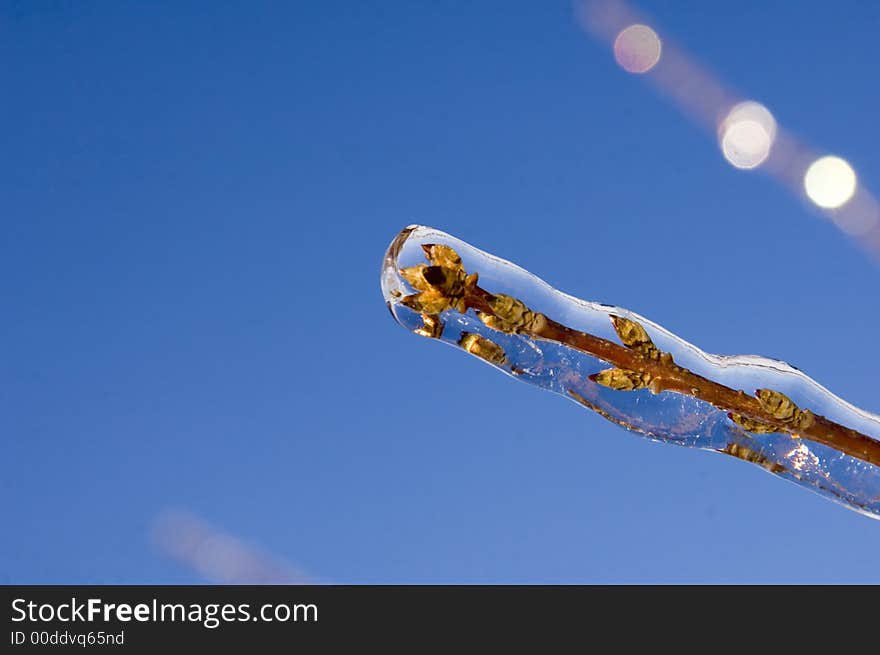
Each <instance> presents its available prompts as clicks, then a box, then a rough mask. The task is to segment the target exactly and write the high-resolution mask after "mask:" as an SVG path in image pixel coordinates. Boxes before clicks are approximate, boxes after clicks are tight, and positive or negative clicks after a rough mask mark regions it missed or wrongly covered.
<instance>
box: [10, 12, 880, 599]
mask: <svg viewBox="0 0 880 655" xmlns="http://www.w3.org/2000/svg"><path fill="white" fill-rule="evenodd" d="M639 6H640V7H641V8H642V9H643V10H644V11H645V12H646V13H647V14H648V15H649V16H652V17H653V18H654V19H656V24H657V25H658V26H660V28H662V29H664V30H665V31H666V32H667V33H669V34H671V35H673V36H674V37H675V38H676V40H677V42H678V43H679V44H680V45H681V46H683V47H684V48H686V49H687V50H688V51H690V52H691V53H693V54H694V55H696V56H697V57H699V59H700V60H701V61H702V62H703V64H704V65H705V66H707V67H708V68H710V69H711V70H713V71H715V72H716V73H717V74H718V75H719V76H720V77H721V78H723V79H724V80H726V82H727V83H728V84H730V85H731V86H732V87H733V88H735V89H737V90H739V91H740V92H741V93H743V94H744V95H746V96H750V97H754V98H757V99H758V100H760V101H762V102H764V103H765V104H767V105H768V106H769V107H771V108H772V109H773V111H774V113H775V115H776V117H777V119H779V120H780V121H781V122H782V123H783V124H784V125H785V126H786V127H787V128H788V129H790V130H792V131H793V132H795V133H797V134H798V135H800V137H801V138H802V139H804V140H805V141H806V142H807V143H809V144H811V145H812V146H813V147H814V148H816V149H817V150H818V151H820V152H821V151H825V150H827V151H830V152H835V153H838V154H841V155H843V156H845V157H847V159H848V160H849V161H851V162H852V163H853V165H854V166H855V167H856V169H857V170H858V172H859V175H860V179H862V180H863V181H865V182H866V183H867V184H868V185H869V186H871V187H872V188H873V189H874V191H875V192H876V191H878V190H880V154H878V153H880V138H878V132H877V111H876V110H877V107H878V106H880V86H878V85H877V84H876V79H877V65H878V58H877V50H876V37H877V33H878V29H880V5H878V4H875V3H868V2H856V1H851V2H845V1H842V2H836V3H833V4H831V5H829V4H828V3H827V2H818V1H816V2H814V1H802V2H794V1H791V2H776V3H766V2H758V1H757V0H754V1H750V2H736V3H734V2H671V1H669V0H667V1H665V2H661V1H659V0H657V1H651V2H648V1H646V2H643V3H641V4H640V5H639ZM0 55H2V61H3V62H4V65H3V66H2V68H0V80H2V88H3V89H4V91H5V93H4V98H5V99H4V102H3V103H2V105H0V116H2V125H3V134H4V137H3V140H2V153H3V154H2V157H0V175H2V177H0V179H2V184H0V202H2V204H0V211H2V214H0V217H2V227H3V233H4V235H5V236H4V238H3V239H2V240H0V273H2V274H0V280H2V282H0V292H2V308H3V310H2V315H3V321H2V332H3V339H2V344H3V345H2V346H0V353H2V357H0V361H2V380H3V382H2V388H0V420H2V424H0V425H2V444H3V455H2V466H3V473H2V476H0V518H2V522H3V526H2V528H0V534H2V538H0V582H5V583H191V582H202V581H204V580H205V579H204V578H203V577H201V575H200V574H199V572H198V571H196V570H194V569H193V568H192V567H190V566H187V565H186V564H183V563H181V562H178V561H175V560H174V559H172V558H170V557H168V556H167V555H166V554H163V552H161V550H159V549H157V547H156V546H155V545H154V543H153V540H152V539H151V529H152V528H151V526H153V524H154V522H155V521H156V518H157V516H159V515H161V514H162V513H163V512H164V511H166V510H168V509H169V508H180V509H183V510H186V511H188V512H191V513H193V514H194V515H196V516H199V517H201V519H202V520H204V521H206V522H208V523H210V524H211V525H213V526H215V528H217V529H218V530H222V531H224V532H226V533H229V534H231V535H235V537H237V538H239V539H241V540H243V541H245V542H248V543H251V544H254V545H255V546H256V547H258V548H260V549H261V550H262V551H264V552H266V553H269V554H271V555H272V557H274V558H277V559H278V560H282V561H285V562H287V563H289V564H290V566H292V567H296V568H298V569H301V570H302V571H304V572H305V573H306V574H307V575H309V576H313V577H314V578H316V579H320V580H325V581H332V582H349V583H514V582H516V583H568V582H578V583H608V582H629V583H637V582H822V583H831V582H870V583H880V569H878V568H877V566H876V554H877V552H878V550H880V523H878V522H876V521H871V520H870V519H867V518H865V517H862V516H859V515H857V514H856V513H854V512H849V511H847V510H845V509H843V508H841V507H838V506H836V505H834V504H832V503H830V502H828V501H826V500H824V499H822V498H820V497H819V496H816V495H814V494H811V493H809V492H807V491H805V490H803V489H801V488H799V487H796V486H795V485H792V484H788V483H786V482H784V481H781V480H779V479H776V478H774V477H772V476H770V475H767V474H766V473H764V472H763V471H761V470H760V469H758V468H757V467H754V466H750V465H747V464H745V463H742V462H737V461H734V460H733V459H731V458H726V457H720V456H716V455H712V454H709V453H704V452H698V451H690V450H686V449H682V448H677V447H674V446H666V445H659V444H654V443H649V442H647V441H645V440H644V439H641V438H639V437H638V436H636V435H633V434H630V433H627V432H625V431H623V430H621V429H620V428H618V427H616V426H614V425H612V424H610V423H607V422H606V421H604V420H603V419H601V418H600V417H598V416H596V415H593V414H591V413H589V412H587V411H585V410H583V409H581V408H579V407H577V406H576V405H575V404H573V403H570V402H567V401H565V400H563V399H561V398H559V397H557V396H553V395H551V394H547V393H544V392H540V391H538V390H536V389H534V388H531V387H528V386H527V385H524V384H519V383H517V382H515V381H513V380H511V379H509V378H507V377H505V376H503V375H500V374H498V373H497V372H495V371H493V370H491V369H490V368H489V367H487V366H485V365H484V364H482V363H480V362H479V361H477V360H476V359H474V358H470V357H467V356H466V355H464V354H462V353H460V352H456V351H455V350H453V349H451V348H447V347H442V346H440V345H437V344H434V343H430V342H427V341H426V340H423V339H420V338H417V337H414V336H411V335H408V334H407V333H406V332H404V331H403V330H402V329H401V328H400V327H398V326H396V325H395V324H394V322H393V321H392V320H391V318H390V317H389V315H388V312H387V310H386V308H385V306H384V304H383V301H382V298H381V294H380V291H379V266H380V261H381V256H382V254H383V252H384V249H385V247H386V246H387V244H388V242H389V241H390V240H391V239H392V238H393V236H394V235H395V234H396V233H397V231H398V230H400V229H401V228H402V227H404V226H405V225H407V224H409V223H414V222H418V223H424V224H428V225H432V226H434V227H437V228H440V229H443V230H445V231H447V232H450V233H451V234H453V235H455V236H458V237H460V238H462V239H464V240H466V241H468V242H470V243H472V244H474V245H476V246H478V247H481V248H483V249H485V250H488V251H490V252H492V253H495V254H498V255H500V256H503V257H506V258H508V259H511V260H513V261H515V262H517V263H519V264H521V265H523V266H524V267H526V268H528V269H529V270H531V271H533V272H535V273H536V274H538V275H540V276H541V277H543V278H544V279H546V280H547V281H549V282H550V283H551V284H553V285H554V286H556V287H557V288H560V289H563V290H565V291H567V292H569V293H572V294H574V295H577V296H580V297H584V298H588V299H592V300H598V301H603V302H609V303H614V304H618V305H622V306H625V307H628V308H631V309H633V310H635V311H637V312H639V313H641V314H643V315H645V316H648V317H650V318H651V319H653V320H655V321H657V322H659V323H661V324H663V325H665V326H666V327H668V328H669V329H671V330H673V331H675V332H677V333H678V334H680V335H681V336H682V337H684V338H685V339H687V340H689V341H691V342H693V343H696V344H698V345H699V346H701V347H702V348H704V349H706V350H708V351H710V352H718V353H758V354H765V355H769V356H775V357H780V358H783V359H786V360H788V361H791V362H792V363H794V364H796V365H798V366H799V367H800V368H802V369H803V370H805V371H806V372H807V373H808V374H810V375H812V376H813V377H815V378H816V379H817V380H818V381H820V382H821V383H822V384H824V385H825V386H827V387H829V388H830V389H831V390H833V391H834V392H836V393H838V394H839V395H841V396H843V397H844V398H846V399H848V400H850V401H851V402H853V403H855V404H857V405H859V406H861V407H864V408H865V409H869V410H873V411H875V412H876V411H878V410H880V399H878V395H877V381H876V377H875V374H876V371H877V365H878V358H880V355H878V350H877V348H876V345H873V346H872V345H871V340H872V339H873V338H874V337H873V335H875V334H876V333H877V325H878V323H880V306H878V303H877V298H878V294H877V286H878V281H880V266H877V264H876V263H874V262H872V261H871V260H870V259H869V258H868V257H867V256H865V255H864V254H863V252H862V251H860V250H859V248H858V247H857V246H856V245H855V244H854V243H853V242H852V241H850V240H848V239H847V238H846V237H845V236H844V235H843V234H841V233H840V232H839V231H838V230H837V229H835V228H834V227H833V225H831V224H830V223H829V222H828V221H826V220H825V219H824V218H822V217H821V216H820V215H819V214H817V213H816V212H814V211H812V210H810V208H809V207H808V206H807V205H806V204H805V203H804V202H803V201H802V200H801V199H799V198H796V197H794V196H793V195H791V194H790V193H789V191H788V190H786V189H784V188H783V187H781V186H779V185H777V184H776V183H775V182H774V181H773V180H772V179H770V178H768V177H766V176H765V175H762V174H761V173H760V172H748V171H740V170H736V169H734V168H732V167H731V166H730V165H729V164H727V163H726V162H725V161H724V159H723V157H722V156H721V154H720V152H719V150H718V146H717V144H716V142H715V140H714V138H713V136H712V135H710V134H707V133H705V132H703V131H701V129H700V128H698V127H697V126H695V125H694V124H693V123H691V122H690V121H689V120H688V119H687V118H685V117H684V116H683V115H681V113H680V112H679V111H678V110H677V109H676V108H675V107H674V106H672V105H670V104H669V103H668V102H667V101H666V100H665V99H663V98H662V97H661V96H658V95H657V94H656V93H655V92H654V91H653V89H652V88H651V87H650V86H649V85H647V84H645V83H644V80H642V79H639V78H638V77H635V76H632V75H628V74H626V73H624V72H623V71H621V70H620V68H618V67H617V66H616V64H615V63H614V60H613V58H612V56H611V53H610V52H609V49H608V47H607V45H604V44H602V43H599V42H597V41H594V40H592V39H591V38H590V37H589V36H588V35H586V34H585V33H584V32H583V31H582V30H581V28H580V27H579V26H578V24H577V22H576V20H575V19H574V17H573V12H572V7H571V5H570V3H569V2H568V1H567V0H560V1H559V2H555V1H546V2H535V1H511V0H505V1H503V2H502V1H494V0H491V1H485V2H479V3H466V2H427V1H424V0H418V1H407V2H381V3H379V2H374V3H368V2H367V3H365V2H341V1H329V2H310V3H308V2H295V3H290V2H249V3H216V2H180V1H177V2H170V1H167V2H155V3H135V2H109V1H104V2H90V3H81V2H30V1H28V2H25V1H20V2H3V3H2V11H0ZM465 399H466V402H463V400H465ZM475 399H476V400H477V401H476V402H475ZM426 416H427V417H430V418H429V420H426Z"/></svg>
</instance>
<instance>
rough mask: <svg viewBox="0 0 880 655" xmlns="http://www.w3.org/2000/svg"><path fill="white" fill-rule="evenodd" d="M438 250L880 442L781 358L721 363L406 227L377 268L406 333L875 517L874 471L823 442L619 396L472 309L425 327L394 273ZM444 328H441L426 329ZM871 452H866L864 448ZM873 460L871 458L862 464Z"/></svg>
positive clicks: (585, 362) (431, 232)
mask: <svg viewBox="0 0 880 655" xmlns="http://www.w3.org/2000/svg"><path fill="white" fill-rule="evenodd" d="M433 244H441V245H445V246H449V247H451V248H452V249H453V250H454V251H455V252H456V253H457V254H458V255H459V256H460V257H461V262H462V264H463V268H464V271H466V272H467V273H477V274H478V275H479V280H478V285H479V287H480V288H481V289H484V290H486V291H487V292H489V293H491V294H506V295H509V296H511V297H513V298H516V299H518V300H520V301H522V302H523V303H525V305H526V306H527V307H528V308H529V309H531V310H533V311H535V312H540V313H541V314H543V315H545V316H546V317H548V318H550V319H552V320H553V321H556V322H557V323H561V324H563V325H565V326H567V327H568V328H571V329H573V330H577V331H580V332H585V333H588V334H590V335H595V336H597V337H602V338H604V339H607V340H608V341H612V342H614V343H618V344H619V343H620V337H619V336H618V334H617V332H616V331H615V328H614V327H613V325H612V321H611V317H612V316H617V317H623V318H625V319H629V320H631V321H634V322H636V323H638V324H640V325H641V326H642V327H643V328H644V330H645V332H647V334H648V336H649V338H650V339H651V340H652V341H653V343H654V345H655V346H656V347H657V348H658V349H659V350H660V351H662V352H664V353H669V354H670V355H671V356H672V358H673V360H674V362H675V364H676V365H678V366H679V367H683V368H685V369H688V370H689V371H691V372H693V373H695V374H697V375H700V376H703V377H704V378H708V379H709V380H711V381H714V382H717V383H720V384H722V385H724V386H726V387H729V388H731V389H735V390H744V391H745V393H746V394H749V395H751V394H753V392H755V390H756V389H772V390H775V391H778V392H781V393H782V394H785V396H787V397H788V398H789V399H791V401H793V402H794V403H795V404H796V405H797V406H798V407H800V408H805V409H809V410H810V412H812V413H813V414H815V415H819V416H820V417H825V418H827V419H829V420H830V421H833V422H835V423H837V424H840V425H842V426H845V427H846V428H849V429H851V430H855V431H857V432H859V433H861V434H862V435H864V436H865V437H868V438H869V439H868V440H867V441H880V417H878V416H877V415H875V414H871V413H869V412H866V411H863V410H861V409H858V408H856V407H854V406H853V405H850V404H849V403H847V402H845V401H844V400H842V399H841V398H838V397H837V396H835V395H834V394H832V393H831V392H830V391H828V390H827V389H825V388H824V387H822V386H821V385H819V384H818V383H817V382H815V381H814V380H812V379H811V378H809V377H808V376H807V375H805V374H804V373H802V372H801V371H799V370H797V369H795V368H793V367H792V366H790V365H788V364H786V363H785V362H781V361H777V360H773V359H767V358H764V357H758V356H720V355H712V354H708V353H705V352H703V351H702V350H700V349H699V348H697V347H696V346H694V345H692V344H690V343H687V342H686V341H683V340H682V339H680V338H679V337H677V336H675V335H674V334H672V333H671V332H669V331H667V330H665V329H664V328H662V327H661V326H659V325H657V324H655V323H652V322H651V321H650V320H648V319H646V318H644V317H642V316H639V315H638V314H635V313H633V312H631V311H629V310H626V309H623V308H620V307H614V306H610V305H604V304H599V303H594V302H588V301H585V300H580V299H578V298H574V297H572V296H569V295H567V294H565V293H562V292H560V291H557V290H556V289H554V288H553V287H551V286H550V285H549V284H547V283H546V282H544V281H543V280H541V279H539V278H538V277H536V276H534V275H532V274H531V273H529V272H528V271H526V270H524V269H522V268H520V267H518V266H516V265H515V264H512V263H510V262H508V261H505V260H503V259H499V258H497V257H494V256H492V255H490V254H488V253H486V252H483V251H482V250H478V249H477V248H474V247H473V246H471V245H468V244H467V243H465V242H463V241H460V240H459V239H456V238H455V237H452V236H450V235H448V234H445V233H444V232H441V231H439V230H435V229H432V228H429V227H423V226H410V227H408V228H406V229H405V230H403V231H402V232H401V233H400V234H399V235H398V236H397V237H396V238H395V239H394V241H393V242H392V243H391V245H390V246H389V248H388V251H387V252H386V254H385V259H384V261H383V266H382V279H381V283H382V292H383V294H384V297H385V301H386V303H387V305H388V308H389V309H390V311H391V314H392V315H393V316H394V318H395V320H396V321H397V322H398V323H399V324H400V325H402V326H403V327H404V328H406V329H407V330H409V331H411V332H415V333H417V334H421V335H423V336H432V337H435V338H436V339H437V340H439V341H442V342H444V343H447V344H449V345H452V346H454V347H456V348H460V349H464V350H466V351H467V352H470V353H473V354H476V355H478V356H479V357H480V358H481V359H483V360H484V361H486V362H487V363H489V364H490V365H491V366H494V367H495V368H497V369H499V370H501V371H503V372H504V373H506V374H508V375H511V376H512V377H514V378H516V379H517V380H520V381H522V382H526V383H529V384H533V385H535V386H537V387H540V388H542V389H547V390H549V391H552V392H554V393H558V394H560V395H562V396H564V397H566V398H568V399H569V400H572V401H574V402H577V403H579V404H581V405H582V406H585V407H587V408H589V409H591V410H593V411H595V412H597V413H599V414H600V415H602V416H603V417H605V418H607V419H608V420H611V421H613V422H615V423H617V424H619V425H621V426H623V427H624V428H626V429H629V430H632V431H635V432H638V433H641V434H643V435H645V436H646V437H648V438H650V439H653V440H656V441H663V442H666V443H673V444H677V445H680V446H688V447H692V448H700V449H704V450H711V451H715V452H720V453H724V454H727V455H731V456H734V457H737V458H739V459H742V460H745V461H750V462H752V463H754V464H757V465H759V466H761V467H762V468H764V469H765V470H767V471H769V472H770V473H772V474H774V475H776V476H779V477H782V478H785V479H787V480H789V481H791V482H794V483H795V484H798V485H800V486H803V487H806V488H808V489H810V490H812V491H814V492H816V493H819V494H822V495H824V496H826V497H828V498H830V499H832V500H834V501H836V502H838V503H840V504H842V505H845V506H847V507H849V508H850V509H853V510H856V511H858V512H861V513H862V514H865V515H867V516H871V517H873V518H880V466H878V465H877V463H876V462H875V463H872V462H871V461H866V458H864V457H856V456H852V455H850V454H846V453H845V452H842V451H841V450H840V449H838V448H836V447H833V446H829V445H826V444H823V443H818V442H816V441H812V440H811V439H809V438H802V437H800V436H797V435H795V434H792V433H789V432H771V433H767V434H764V433H755V432H753V431H747V430H746V429H745V428H744V427H743V426H742V425H741V424H740V423H737V422H734V420H732V419H731V418H730V417H729V412H728V411H726V409H723V408H719V407H716V406H715V405H713V404H711V403H710V402H706V401H704V400H701V399H699V398H696V397H693V396H691V395H687V394H685V393H678V392H674V391H661V392H659V393H654V392H653V391H652V390H651V389H648V388H644V389H638V390H633V391H624V390H619V389H615V388H610V387H608V386H605V385H603V384H599V383H597V382H594V381H593V380H591V379H590V376H592V375H595V374H597V373H599V372H600V371H604V370H607V369H609V367H610V365H609V363H608V362H607V361H603V360H602V359H599V358H597V357H594V356H591V355H589V354H586V353H585V352H582V351H581V350H578V349H576V348H573V347H570V346H569V345H565V344H562V343H559V342H556V341H553V340H548V339H543V338H540V337H535V336H534V335H532V334H521V333H508V332H503V331H499V330H498V329H493V328H491V327H489V326H487V325H486V324H485V323H484V321H483V320H481V318H480V316H479V315H478V313H477V312H476V311H475V310H474V309H473V308H467V309H466V311H464V312H462V311H459V310H458V309H449V308H447V309H445V310H444V311H442V312H440V313H439V314H437V315H436V318H434V319H433V320H434V321H438V323H437V324H436V325H435V323H433V322H431V320H430V319H429V321H428V323H426V320H425V318H424V316H425V315H424V313H422V312H420V311H414V310H413V309H411V307H410V306H408V305H407V304H405V299H406V298H407V297H412V296H413V295H414V294H415V293H416V292H417V291H418V290H417V289H415V288H414V287H413V286H411V284H410V283H409V282H408V281H407V280H406V279H405V278H404V277H403V276H402V275H401V270H402V269H409V268H411V267H416V266H419V265H424V264H426V263H427V262H426V254H425V250H424V249H423V246H429V245H433ZM438 325H442V332H440V333H439V336H437V332H439V330H436V331H435V330H432V329H431V328H433V327H437V326H438ZM872 445H873V444H872ZM867 459H870V458H867Z"/></svg>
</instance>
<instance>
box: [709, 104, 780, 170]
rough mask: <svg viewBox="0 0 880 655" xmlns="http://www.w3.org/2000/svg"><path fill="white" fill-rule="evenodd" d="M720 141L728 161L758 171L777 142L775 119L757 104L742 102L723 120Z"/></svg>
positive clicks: (739, 166) (719, 131) (768, 111)
mask: <svg viewBox="0 0 880 655" xmlns="http://www.w3.org/2000/svg"><path fill="white" fill-rule="evenodd" d="M718 138H719V141H720V145H721V152H722V153H724V158H725V159H726V160H727V161H728V162H730V163H731V164H732V165H733V166H735V167H736V168H745V169H748V168H755V167H757V166H760V165H761V164H762V163H764V161H765V160H766V159H767V157H768V156H769V155H770V149H771V148H772V147H773V142H774V141H775V140H776V119H774V118H773V114H771V113H770V110H768V109H767V108H766V107H765V106H764V105H762V104H760V103H758V102H754V101H753V100H748V101H746V102H741V103H739V104H738V105H736V106H734V107H733V109H731V110H730V111H729V112H728V113H727V115H726V116H725V117H724V120H722V121H721V125H720V126H719V128H718Z"/></svg>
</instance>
